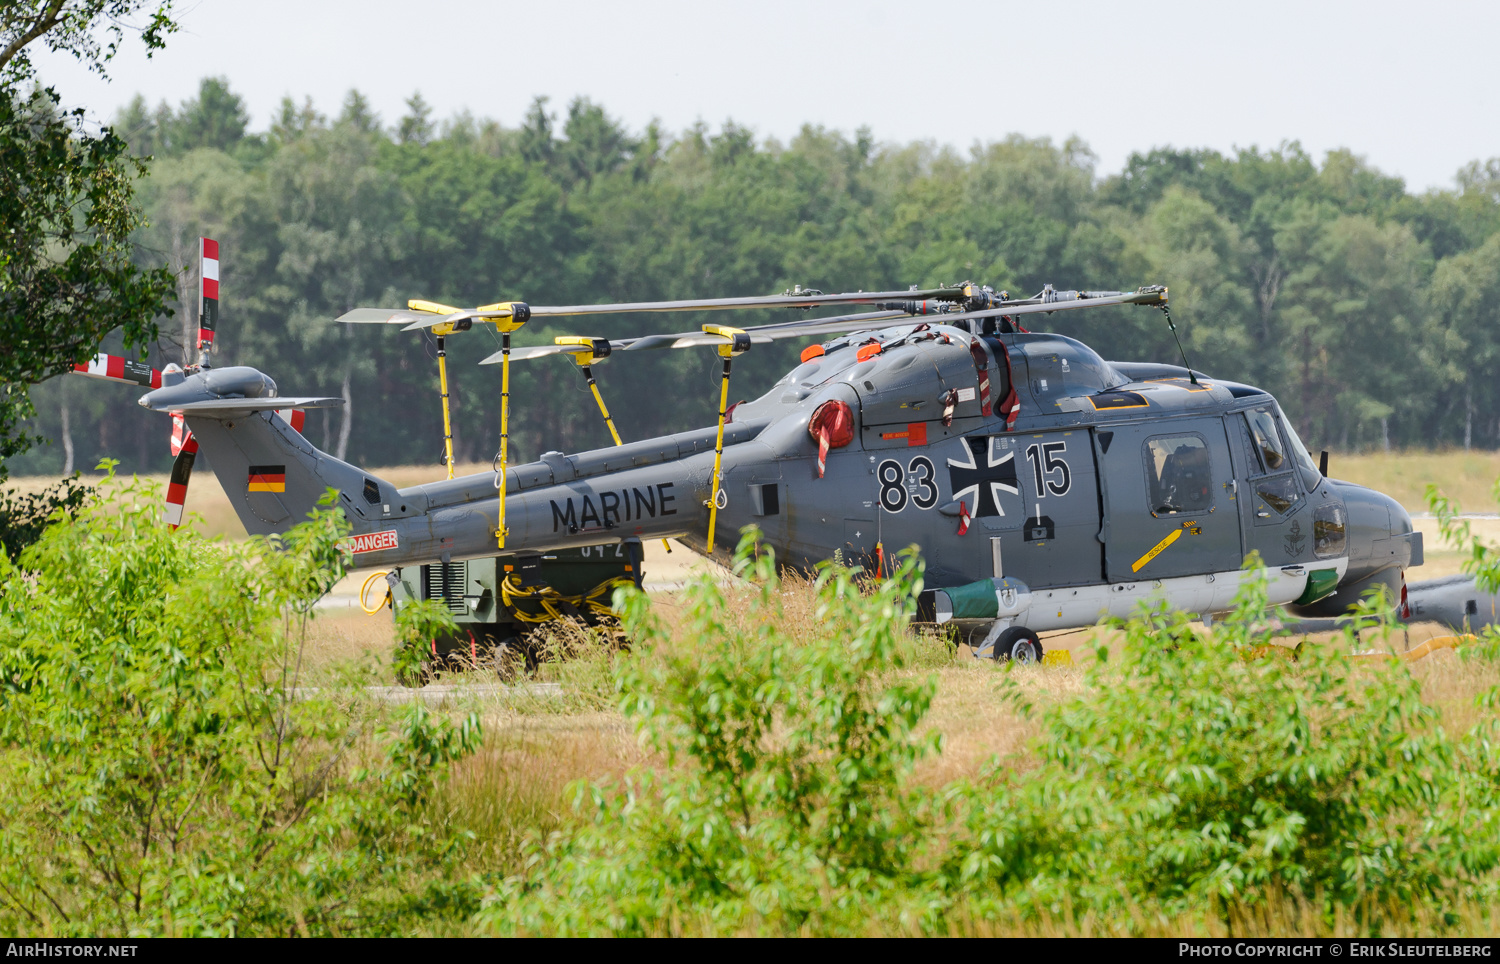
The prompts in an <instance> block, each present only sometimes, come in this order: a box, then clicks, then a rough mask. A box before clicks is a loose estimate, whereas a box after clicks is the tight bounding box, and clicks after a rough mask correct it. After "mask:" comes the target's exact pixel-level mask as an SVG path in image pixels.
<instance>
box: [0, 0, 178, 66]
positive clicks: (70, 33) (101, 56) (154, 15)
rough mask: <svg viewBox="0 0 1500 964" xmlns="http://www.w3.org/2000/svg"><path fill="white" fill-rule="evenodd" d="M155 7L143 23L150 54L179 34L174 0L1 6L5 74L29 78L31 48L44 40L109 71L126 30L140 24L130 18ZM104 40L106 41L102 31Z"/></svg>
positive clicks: (31, 1)
mask: <svg viewBox="0 0 1500 964" xmlns="http://www.w3.org/2000/svg"><path fill="white" fill-rule="evenodd" d="M153 7H154V8H155V9H152V10H151V12H150V14H149V15H148V17H147V22H146V24H145V25H144V26H143V27H141V28H139V29H140V33H141V42H142V43H144V44H145V45H146V56H148V57H149V56H151V52H152V51H154V50H160V49H161V48H162V47H164V46H166V36H167V34H170V33H176V31H177V24H176V22H175V21H173V20H172V17H171V12H172V0H21V2H18V3H6V4H3V5H0V43H3V44H5V48H4V49H3V50H0V79H6V80H11V81H13V80H25V79H27V78H29V77H30V76H31V73H32V70H31V54H30V51H29V50H28V49H27V48H28V47H29V46H30V45H31V44H33V43H35V42H36V41H38V40H40V41H41V42H42V44H43V45H45V46H46V48H47V49H48V50H51V51H54V52H59V51H60V52H63V53H69V54H72V55H73V56H74V57H76V58H77V59H78V60H79V61H81V62H82V63H84V64H85V65H87V66H88V68H89V69H90V70H92V71H94V72H95V73H98V74H100V75H104V74H105V69H104V68H105V64H107V63H108V62H109V61H110V59H111V58H113V57H114V55H115V54H116V53H117V52H118V51H119V49H120V43H121V42H122V41H123V40H124V39H125V31H126V30H128V29H135V26H134V25H133V24H132V23H131V21H132V20H133V19H134V18H135V16H136V15H137V14H138V13H140V12H141V11H142V10H146V9H149V8H153ZM101 32H102V33H103V34H104V36H105V38H106V39H105V41H104V43H103V44H102V45H101V43H100V39H99V34H100V33H101Z"/></svg>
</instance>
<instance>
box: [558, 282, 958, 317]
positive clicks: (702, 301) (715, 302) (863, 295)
mask: <svg viewBox="0 0 1500 964" xmlns="http://www.w3.org/2000/svg"><path fill="white" fill-rule="evenodd" d="M962 297H963V289H962V288H928V289H926V290H924V291H856V292H850V293H846V294H833V295H752V296H750V297H748V298H694V299H689V300H686V301H631V302H621V303H619V304H612V305H532V306H531V317H533V318H541V317H560V316H564V315H618V314H623V313H626V312H631V311H724V310H729V309H739V308H817V307H819V306H821V305H873V304H878V303H879V302H882V301H921V300H924V299H933V300H938V301H957V300H959V299H961V298H962Z"/></svg>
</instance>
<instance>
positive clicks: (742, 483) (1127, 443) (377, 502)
mask: <svg viewBox="0 0 1500 964" xmlns="http://www.w3.org/2000/svg"><path fill="white" fill-rule="evenodd" d="M206 274H207V272H206V271H205V277H206ZM205 283H206V282H205ZM215 294H216V292H215ZM206 303H207V295H206V294H205V304H206ZM1128 306H1134V308H1129V309H1128V310H1139V309H1140V308H1141V307H1146V308H1152V309H1160V310H1162V311H1163V313H1164V315H1165V316H1166V318H1167V322H1168V324H1169V325H1171V317H1170V312H1169V303H1168V292H1167V289H1166V288H1165V287H1162V286H1146V287H1142V288H1139V289H1137V290H1135V291H1129V292H1116V291H1086V290H1055V289H1053V288H1052V287H1051V286H1048V287H1046V288H1044V290H1043V291H1042V292H1041V293H1039V294H1038V295H1037V296H1035V297H1033V298H1025V299H1012V298H1010V297H1009V295H1008V294H1007V293H1005V292H997V291H994V290H993V289H990V288H988V287H985V286H983V285H979V284H974V283H964V284H959V285H947V286H939V287H936V288H929V289H922V290H916V289H910V290H892V291H882V292H851V293H838V294H823V293H821V292H814V291H804V290H801V289H795V290H792V291H789V292H786V293H784V294H782V295H779V296H775V295H773V296H765V297H744V298H709V299H696V300H687V301H672V302H647V303H639V302H637V303H622V304H606V305H572V306H533V305H529V304H527V303H525V302H521V301H510V302H500V303H497V304H493V305H487V306H481V307H479V308H474V309H460V310H454V311H443V310H441V309H443V308H445V307H446V306H432V305H430V303H422V304H421V305H417V303H412V304H409V305H408V308H407V309H383V308H382V309H355V310H354V311H351V312H349V313H348V314H346V315H345V316H343V317H342V318H341V319H339V320H341V321H345V322H349V323H376V324H399V325H402V326H403V327H406V328H412V329H440V330H444V331H447V332H457V331H464V330H469V329H471V328H472V327H473V326H475V325H479V324H493V325H495V327H496V329H497V331H498V332H499V333H500V335H501V338H502V346H503V347H502V349H501V351H499V352H497V353H496V355H495V356H492V357H491V358H487V359H485V363H488V364H498V365H500V366H501V368H502V390H501V396H500V406H501V439H500V452H499V454H498V455H497V459H496V466H495V471H494V472H492V473H491V472H485V473H479V474H475V475H469V476H462V477H457V478H450V479H444V480H441V481H437V482H432V483H428V484H425V485H417V486H411V487H408V488H399V489H398V488H397V487H396V486H394V485H392V484H390V483H389V482H388V481H386V480H383V479H380V478H379V477H377V476H376V475H374V474H373V473H369V472H366V471H364V470H363V469H361V468H358V467H356V466H354V465H350V464H348V463H346V462H343V461H341V460H339V459H336V458H334V457H332V456H330V455H329V454H327V453H325V452H322V451H320V450H318V449H317V448H316V447H315V446H313V445H312V444H311V443H310V442H308V441H307V439H306V438H304V437H303V436H302V435H301V434H300V432H298V431H297V430H296V429H295V428H294V426H293V425H292V423H291V421H290V420H289V419H288V418H287V417H285V416H279V415H277V414H276V413H277V412H278V411H282V412H286V411H292V412H295V411H306V410H308V409H312V408H327V407H334V406H338V405H341V404H342V403H343V402H342V399H340V398H330V397H319V396H294V397H291V398H287V397H282V396H280V395H279V393H278V389H277V386H276V383H275V382H274V380H272V379H271V378H270V377H269V376H267V375H265V374H263V373H262V372H260V371H258V370H256V369H253V368H248V367H231V368H223V369H214V368H211V367H210V366H209V354H208V352H207V351H204V352H203V353H202V355H201V358H200V364H199V365H198V366H196V367H195V368H194V369H192V370H188V371H182V372H167V371H164V372H163V373H162V374H161V376H160V379H159V381H156V380H154V379H155V376H152V378H153V381H151V382H149V384H151V385H152V390H151V391H150V392H148V393H146V394H145V395H144V396H142V397H141V399H140V404H141V405H142V406H143V407H145V408H147V409H149V410H152V411H158V412H164V413H173V415H174V418H175V419H180V420H181V424H182V426H183V428H184V430H185V431H187V432H190V433H191V438H192V440H193V442H194V443H196V444H197V445H198V446H201V448H202V450H203V451H204V452H205V453H207V455H208V458H209V462H210V465H211V467H212V469H213V471H214V472H215V473H216V474H217V475H218V476H219V478H220V480H221V482H222V484H223V486H224V489H225V491H226V492H228V493H230V495H231V499H232V501H233V503H234V506H235V509H236V512H237V513H238V514H239V516H240V518H241V521H242V522H243V523H244V524H245V527H246V529H247V531H249V532H250V533H252V534H272V533H279V532H282V531H285V530H286V529H287V528H289V527H290V526H291V525H293V524H294V523H295V522H296V521H297V520H299V519H300V518H302V517H303V516H304V515H305V513H306V512H308V511H309V510H310V509H311V508H312V507H313V506H314V505H315V504H316V503H317V501H318V499H319V498H320V497H321V496H322V495H323V493H324V492H325V491H326V490H328V489H329V488H332V489H334V490H336V491H337V492H338V496H337V499H338V504H339V505H340V507H341V508H342V509H343V511H344V515H345V517H346V518H347V519H348V521H349V523H350V526H351V528H352V535H351V537H350V540H349V543H348V549H349V551H350V553H351V554H352V555H353V556H354V558H355V560H356V565H359V566H361V567H364V566H381V567H391V568H392V569H395V570H400V568H401V567H424V566H425V567H433V566H441V567H447V566H450V565H453V564H455V563H458V562H464V561H471V560H484V559H501V558H507V557H513V560H514V561H513V563H507V564H506V566H507V568H510V566H511V565H514V567H515V568H516V569H517V570H524V569H526V568H527V567H528V566H531V567H534V566H535V565H536V563H537V560H539V559H545V558H546V556H548V555H553V554H555V553H557V552H558V551H566V550H584V549H587V548H589V547H597V546H611V547H614V549H615V551H616V552H618V553H620V555H621V557H622V558H624V559H625V560H627V564H628V566H629V571H630V572H631V573H632V574H633V576H634V578H635V579H636V580H639V578H640V577H641V571H640V562H641V559H642V551H641V546H642V541H643V540H647V539H651V538H665V537H669V536H670V537H673V538H676V539H677V540H678V541H679V542H681V543H683V544H685V545H687V546H688V547H689V548H690V549H693V550H694V551H696V552H699V553H702V554H704V555H708V556H710V557H712V558H715V559H718V560H720V561H727V560H728V558H729V555H730V548H729V547H728V546H726V545H724V544H722V543H720V542H719V541H718V539H717V533H718V530H719V528H720V527H723V528H725V529H727V530H730V531H738V530H740V529H741V528H744V527H747V526H755V527H757V528H758V530H759V531H760V533H761V541H762V543H763V544H764V545H765V546H767V547H769V548H772V549H774V550H775V552H776V553H777V556H778V558H779V559H780V560H781V561H782V562H783V563H785V564H789V565H794V566H809V565H815V564H817V563H819V562H822V561H825V560H828V559H830V558H833V557H835V556H836V555H837V556H838V557H840V558H842V559H843V560H844V561H845V562H846V563H848V564H851V565H861V566H865V567H867V568H869V569H870V570H872V571H878V570H880V569H881V568H882V567H884V566H885V565H886V564H887V561H888V556H889V553H888V549H887V547H895V548H901V547H905V546H908V545H915V546H917V547H919V551H920V553H921V555H922V557H923V558H924V561H925V563H926V587H927V588H926V589H925V590H924V592H923V594H922V596H921V597H920V599H919V600H918V612H917V614H916V617H917V618H918V619H919V620H923V621H926V622H931V623H935V624H938V625H950V628H953V629H956V630H958V631H959V632H962V633H964V634H965V635H966V637H967V638H969V639H970V641H971V644H972V645H973V646H974V651H975V655H977V656H982V657H992V658H996V659H1015V660H1021V661H1032V660H1039V659H1041V658H1042V656H1043V653H1042V643H1041V640H1040V637H1039V635H1038V634H1039V633H1040V632H1045V631H1051V630H1062V629H1072V628H1079V627H1084V626H1088V625H1092V624H1094V623H1096V622H1097V621H1098V620H1099V619H1100V617H1101V615H1115V616H1123V615H1127V614H1129V613H1130V612H1132V611H1134V610H1135V609H1136V608H1137V607H1138V606H1139V605H1140V604H1141V603H1142V602H1143V601H1148V600H1159V601H1162V602H1165V604H1166V605H1168V606H1169V607H1171V608H1173V609H1176V610H1180V611H1184V612H1188V613H1192V614H1195V615H1197V616H1199V617H1200V618H1202V619H1204V620H1205V621H1211V620H1212V618H1213V616H1214V614H1215V613H1219V612H1223V611H1225V610H1227V609H1229V608H1230V605H1231V600H1232V599H1233V597H1234V595H1235V593H1236V591H1237V589H1238V587H1239V585H1240V584H1241V582H1242V581H1243V580H1244V579H1245V578H1246V572H1245V571H1244V570H1243V569H1242V565H1243V561H1244V560H1245V558H1246V557H1247V556H1248V555H1249V554H1250V553H1251V552H1255V553H1258V554H1259V558H1260V560H1261V563H1260V572H1261V573H1262V574H1263V576H1264V578H1265V579H1266V580H1267V586H1268V595H1269V602H1270V603H1271V604H1272V605H1281V606H1286V607H1287V608H1288V610H1289V611H1290V612H1291V613H1293V614H1294V615H1297V616H1302V617H1307V618H1320V617H1323V618H1326V617H1337V616H1339V615H1341V614H1342V613H1344V612H1345V611H1346V610H1347V608H1348V607H1349V605H1350V604H1351V603H1353V602H1354V601H1355V600H1357V599H1358V598H1359V597H1360V596H1361V595H1363V594H1364V593H1365V592H1366V591H1368V590H1370V589H1372V588H1374V587H1377V586H1381V587H1385V588H1386V589H1387V590H1388V591H1390V592H1391V593H1393V594H1395V595H1398V596H1404V594H1405V593H1406V592H1407V587H1406V584H1405V571H1406V570H1407V569H1409V568H1412V567H1415V566H1419V565H1421V563H1422V537H1421V534H1420V533H1418V532H1415V531H1414V530H1413V528H1412V524H1411V519H1410V517H1409V516H1408V515H1407V513H1406V512H1405V510H1404V509H1403V508H1402V507H1401V506H1400V505H1399V504H1398V503H1397V502H1396V501H1395V500H1393V499H1391V498H1389V497H1387V496H1385V495H1383V494H1381V493H1379V492H1375V491H1373V490H1371V489H1367V488H1364V487H1362V486H1358V485H1354V484H1352V483H1348V482H1342V481H1338V480H1334V479H1330V478H1328V476H1327V473H1326V465H1324V466H1320V465H1319V464H1315V463H1314V462H1313V460H1312V457H1311V455H1310V454H1309V453H1308V451H1307V449H1306V447H1305V446H1304V445H1303V443H1302V441H1301V440H1300V439H1299V438H1298V437H1297V435H1296V433H1295V431H1294V430H1293V429H1292V427H1291V424H1290V422H1289V421H1288V420H1287V419H1286V418H1285V416H1284V414H1283V413H1282V411H1281V409H1280V406H1279V405H1278V404H1277V402H1276V400H1275V399H1274V398H1273V397H1272V396H1271V395H1270V394H1269V393H1267V392H1265V391H1263V390H1261V389H1258V388H1256V387H1254V386H1250V385H1246V384H1242V383H1238V382H1234V381H1229V380H1224V379H1217V378H1211V377H1209V376H1208V375H1206V374H1204V373H1201V372H1197V371H1195V370H1193V369H1192V368H1191V367H1189V366H1188V365H1187V363H1186V358H1185V357H1184V358H1183V365H1181V366H1178V365H1174V364H1155V363H1123V362H1108V361H1105V360H1104V359H1103V358H1101V357H1100V356H1099V355H1098V354H1097V353H1095V352H1094V351H1093V350H1092V349H1090V348H1089V347H1088V346H1087V345H1085V344H1083V343H1082V342H1080V341H1078V340H1076V339H1072V338H1069V337H1067V336H1066V335H1062V334H1054V333H1043V332H1031V331H1028V330H1026V328H1025V327H1024V326H1023V324H1022V320H1023V319H1024V318H1025V317H1026V316H1028V315H1042V314H1045V315H1048V316H1054V315H1056V314H1058V313H1065V312H1069V311H1074V310H1081V309H1088V310H1102V309H1106V308H1111V309H1115V310H1127V308H1128ZM418 307H420V308H425V309H426V310H417V308H418ZM434 307H436V308H437V309H440V310H432V309H433V308H434ZM820 307H858V308H859V309H861V310H859V311H857V312H855V313H852V314H845V315H840V316H836V317H832V318H813V319H807V320H798V321H792V322H784V323H780V324H771V325H762V326H757V327H752V328H745V329H740V328H734V327H731V326H728V325H717V324H707V325H703V326H702V327H701V328H700V329H698V330H689V331H683V332H680V333H677V334H666V335H646V336H640V337H629V338H600V337H592V336H568V337H565V338H561V339H558V342H557V343H555V344H553V345H550V346H547V345H543V346H534V347H522V348H513V347H512V346H511V335H512V333H514V332H515V331H518V330H520V329H521V327H522V326H524V325H525V324H526V323H527V322H528V321H529V320H531V319H532V318H540V317H583V316H591V315H603V314H617V313H627V312H631V313H633V312H653V311H732V310H737V309H749V308H803V309H810V308H820ZM202 314H203V316H204V317H205V318H209V312H208V309H207V308H205V309H204V310H203V312H202ZM209 320H210V321H211V320H212V319H211V318H209ZM1172 327H1173V331H1174V334H1175V326H1172ZM789 338H795V339H801V340H812V341H811V343H810V344H808V345H807V347H806V348H805V349H804V350H803V352H802V355H801V360H800V364H799V365H797V366H796V367H795V368H793V369H792V370H791V371H790V372H788V373H787V374H786V375H785V376H784V377H783V378H782V379H781V380H779V381H778V382H777V383H776V384H775V385H774V386H772V388H771V389H770V390H769V391H768V392H766V393H765V394H764V395H762V396H761V397H760V398H757V399H754V400H752V401H746V402H742V403H740V404H738V405H737V406H734V407H733V410H732V412H731V411H730V406H729V405H728V397H729V394H728V386H729V380H730V375H731V370H732V362H733V359H734V358H736V357H738V356H739V355H742V354H743V353H744V352H746V351H749V350H751V349H752V348H753V346H755V345H757V344H765V343H768V342H772V341H777V340H781V339H789ZM209 339H210V341H211V339H212V334H211V328H210V335H209ZM201 341H202V337H201V335H200V347H201ZM704 347H707V348H711V349H713V350H714V351H715V352H717V354H718V355H719V356H720V358H721V360H722V379H721V390H720V399H719V409H718V411H719V415H718V421H717V424H716V425H714V426H710V427H706V428H703V429H699V430H697V431H691V432H684V433H679V434H675V435H669V436H663V437H660V438H654V439H646V440H641V441H635V442H629V443H624V444H619V445H616V446H614V447H612V448H607V449H597V450H594V451H589V452H580V453H574V454H571V455H567V454H563V453H560V452H546V453H543V454H542V455H541V457H540V458H539V459H537V460H536V461H534V462H529V463H525V464H520V465H513V464H510V462H509V459H508V425H509V405H510V397H509V396H510V392H509V371H510V365H511V364H512V363H513V362H521V361H526V360H528V359H533V358H539V357H545V356H547V355H571V356H573V357H574V359H575V360H578V359H579V358H581V357H582V356H583V355H585V354H586V355H587V356H588V358H589V360H590V361H592V360H597V359H602V358H605V357H612V356H615V355H619V356H621V357H627V356H629V354H630V353H631V352H636V351H647V350H659V349H693V348H704ZM137 381H138V383H140V384H142V386H143V387H145V385H146V384H148V383H147V382H139V379H137ZM591 387H592V386H591ZM601 407H602V400H601ZM450 464H451V461H450ZM175 475H176V472H175V470H174V477H175ZM169 498H170V496H169ZM442 571H446V568H444V570H442ZM429 591H430V590H429Z"/></svg>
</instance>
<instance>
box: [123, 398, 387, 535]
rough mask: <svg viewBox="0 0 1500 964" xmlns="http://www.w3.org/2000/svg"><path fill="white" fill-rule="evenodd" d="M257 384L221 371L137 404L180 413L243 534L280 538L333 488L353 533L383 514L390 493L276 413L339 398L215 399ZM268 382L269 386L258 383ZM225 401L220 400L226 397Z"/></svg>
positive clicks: (333, 403) (332, 403) (319, 405)
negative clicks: (277, 535) (226, 390)
mask: <svg viewBox="0 0 1500 964" xmlns="http://www.w3.org/2000/svg"><path fill="white" fill-rule="evenodd" d="M231 373H234V375H233V382H234V385H233V387H235V388H239V389H242V390H243V389H244V388H245V387H246V386H253V385H254V384H257V383H258V382H259V381H260V380H262V379H264V376H262V375H261V374H260V373H259V372H255V371H254V370H253V369H238V370H236V369H221V370H218V371H214V372H204V373H202V374H200V375H193V376H190V377H189V378H187V379H185V380H184V381H183V383H182V384H181V385H176V386H170V387H167V388H162V389H158V390H157V391H154V392H151V393H150V394H147V395H145V396H143V397H142V398H141V405H142V406H143V407H145V408H149V409H152V410H155V411H170V412H173V413H178V412H180V413H181V414H182V416H183V418H185V419H186V421H187V425H188V428H190V429H191V430H192V433H193V437H194V438H196V439H197V440H198V447H199V450H200V451H201V452H202V454H203V455H204V456H205V457H206V458H207V460H208V465H209V468H211V469H213V472H214V475H216V476H218V479H219V484H220V485H222V486H223V487H224V493H225V494H226V495H227V496H229V502H230V504H231V505H232V506H234V511H235V513H236V514H237V515H238V516H239V517H240V521H241V522H243V523H244V525H245V530H246V531H247V532H249V533H250V534H251V535H271V534H275V533H282V532H285V531H287V530H288V529H290V528H291V527H292V526H294V525H296V524H297V523H299V522H302V521H304V520H305V519H306V518H307V515H308V513H309V512H311V511H312V510H313V509H314V508H315V507H316V506H317V504H318V501H319V500H320V499H322V498H323V495H324V493H326V492H327V491H328V489H330V488H332V489H337V490H338V492H339V504H340V505H341V506H342V507H343V509H344V512H345V514H346V515H347V516H348V517H349V521H350V522H351V523H353V525H354V527H355V530H356V531H359V530H360V529H362V528H364V527H365V525H363V524H362V523H364V524H368V523H374V522H376V521H378V520H379V519H380V518H381V517H382V516H383V515H386V514H388V513H389V511H390V510H389V506H390V504H391V503H392V502H395V501H396V500H397V493H396V487H395V486H393V485H391V484H390V483H389V482H385V481H383V480H381V479H378V478H375V477H374V476H371V475H369V474H368V473H366V472H364V471H363V470H361V469H359V468H356V467H355V466H352V465H350V464H349V463H347V462H343V461H341V460H339V459H336V458H334V457H333V456H331V455H329V454H328V453H326V452H322V451H319V450H318V449H316V448H314V447H313V445H312V443H310V442H308V441H307V439H305V438H303V436H302V435H301V433H299V432H298V431H297V430H296V429H294V428H293V427H292V425H291V424H290V422H288V420H287V419H286V418H284V417H282V416H281V415H280V414H278V412H277V410H278V409H280V410H286V409H293V408H302V409H306V408H332V407H335V406H338V405H342V404H343V399H341V398H277V397H276V396H275V395H274V394H273V393H274V390H275V383H274V382H272V383H270V390H269V391H267V392H264V393H263V397H249V398H247V397H243V395H241V396H240V397H223V395H220V393H219V392H220V390H222V389H223V388H228V387H230V386H229V385H228V384H222V385H220V384H215V383H216V382H219V383H227V382H229V381H230V380H231V379H230V378H228V377H226V376H230V374H231ZM252 375H253V376H254V377H253V378H252V377H251V376H252ZM264 380H265V381H267V382H268V381H269V379H264ZM226 394H227V393H226Z"/></svg>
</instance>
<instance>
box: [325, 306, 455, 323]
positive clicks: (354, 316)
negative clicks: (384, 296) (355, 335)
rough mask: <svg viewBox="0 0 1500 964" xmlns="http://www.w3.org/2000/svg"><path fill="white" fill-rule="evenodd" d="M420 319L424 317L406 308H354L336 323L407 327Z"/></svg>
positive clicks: (336, 319)
mask: <svg viewBox="0 0 1500 964" xmlns="http://www.w3.org/2000/svg"><path fill="white" fill-rule="evenodd" d="M420 317H423V316H422V315H421V314H419V313H418V312H415V311H410V310H408V309H406V308H354V309H352V310H350V311H346V312H344V313H343V314H342V315H339V316H338V317H337V318H335V319H334V321H342V322H343V323H344V324H346V325H407V324H410V323H411V322H412V321H414V320H415V319H417V318H420ZM427 317H431V316H430V315H429V316H427Z"/></svg>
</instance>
